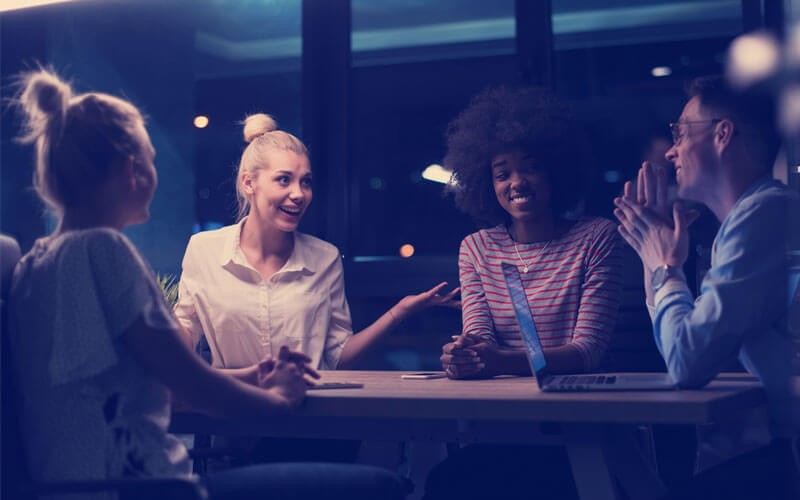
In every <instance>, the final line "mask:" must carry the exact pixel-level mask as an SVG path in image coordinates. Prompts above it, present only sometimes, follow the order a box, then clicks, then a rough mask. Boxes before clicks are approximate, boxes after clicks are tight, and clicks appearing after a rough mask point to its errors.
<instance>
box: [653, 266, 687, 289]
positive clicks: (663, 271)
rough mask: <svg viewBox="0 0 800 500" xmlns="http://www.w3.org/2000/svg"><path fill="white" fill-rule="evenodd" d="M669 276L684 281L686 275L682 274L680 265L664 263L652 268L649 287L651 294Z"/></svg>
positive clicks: (662, 284) (660, 286) (661, 285)
mask: <svg viewBox="0 0 800 500" xmlns="http://www.w3.org/2000/svg"><path fill="white" fill-rule="evenodd" d="M670 278H680V279H681V280H683V281H686V275H685V274H683V270H682V269H681V268H680V267H675V266H670V265H669V264H664V265H661V266H658V267H657V268H655V269H653V272H652V274H650V289H651V290H652V291H653V294H655V293H656V292H657V291H659V290H661V288H662V287H663V286H664V284H665V283H666V282H667V280H669V279H670Z"/></svg>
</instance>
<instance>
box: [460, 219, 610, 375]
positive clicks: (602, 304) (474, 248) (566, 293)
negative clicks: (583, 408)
mask: <svg viewBox="0 0 800 500" xmlns="http://www.w3.org/2000/svg"><path fill="white" fill-rule="evenodd" d="M517 249H518V250H519V255H517V251H516V249H515V248H514V240H512V239H511V236H510V235H509V234H508V229H507V228H506V226H505V225H500V226H496V227H493V228H490V229H482V230H480V231H478V232H477V233H473V234H471V235H469V236H467V237H466V238H464V241H462V242H461V249H460V251H459V256H458V268H459V275H460V279H461V299H462V306H463V309H462V319H463V323H464V332H470V333H476V334H479V335H481V336H484V337H489V338H490V339H491V340H493V341H495V342H496V343H497V344H498V345H500V346H503V347H508V348H512V349H523V348H524V347H523V341H522V336H521V335H520V331H519V326H518V325H517V320H516V317H515V316H514V308H513V306H512V304H511V298H510V296H509V293H508V287H507V286H506V283H505V280H504V278H503V271H502V263H503V262H508V263H511V264H514V265H516V266H517V267H518V268H519V270H520V275H521V277H522V283H523V286H524V287H525V294H526V296H527V298H528V303H529V304H530V307H531V312H532V313H533V317H534V321H535V322H536V329H537V330H538V332H539V336H540V337H541V341H542V345H543V347H545V348H548V347H549V348H553V347H559V346H563V345H567V344H569V345H572V346H574V347H575V348H577V349H578V351H579V352H580V353H581V355H582V356H583V360H584V367H585V369H586V370H587V371H591V370H593V369H596V368H597V367H598V365H599V363H600V361H601V359H602V356H603V354H604V353H605V350H606V348H607V347H608V343H609V339H610V337H611V332H612V330H613V328H614V322H615V321H616V318H617V309H618V308H619V303H620V300H621V295H622V278H621V275H620V266H621V263H622V262H621V255H620V240H619V237H618V236H617V232H616V228H615V226H614V224H612V223H611V222H610V221H608V220H605V219H600V218H584V219H580V220H578V221H577V222H575V223H574V224H573V226H572V227H571V228H570V229H569V230H568V231H567V232H566V233H564V234H563V235H562V236H561V237H559V238H558V239H554V240H552V241H550V243H549V244H548V243H546V242H537V243H530V244H528V243H517ZM520 257H521V258H520ZM526 265H527V266H528V267H529V270H528V272H527V273H524V272H523V267H525V266H526Z"/></svg>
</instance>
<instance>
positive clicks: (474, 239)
mask: <svg viewBox="0 0 800 500" xmlns="http://www.w3.org/2000/svg"><path fill="white" fill-rule="evenodd" d="M587 150H588V146H587V142H586V139H585V136H584V134H583V131H582V130H581V128H580V126H579V124H578V122H577V120H576V119H575V118H574V116H573V114H572V113H571V111H570V110H569V108H568V107H567V106H566V105H565V104H563V103H562V102H561V101H559V100H558V99H557V98H556V97H555V96H553V95H552V94H551V93H549V92H547V91H545V90H543V89H537V88H523V89H519V90H510V89H507V88H496V89H490V90H487V91H485V92H483V93H481V94H479V95H478V96H476V97H475V98H474V99H473V100H472V102H471V103H470V105H469V107H468V108H467V109H466V110H464V111H463V112H462V113H461V114H460V115H459V116H458V117H457V118H456V119H455V120H453V121H452V122H451V123H450V125H449V127H448V129H447V156H446V157H445V159H444V162H445V166H446V167H447V168H450V169H451V170H452V171H453V176H454V180H455V182H456V185H455V191H456V203H457V205H458V207H459V208H460V209H461V210H463V211H464V212H466V213H468V214H470V215H471V216H473V217H474V218H475V219H476V220H477V221H478V223H479V224H481V225H482V226H483V227H484V229H481V230H480V231H478V232H476V233H473V234H470V235H469V236H467V237H466V238H465V239H464V241H463V242H462V243H461V249H460V251H459V260H458V267H459V274H460V279H461V295H462V305H463V313H462V319H463V333H462V335H460V336H458V337H457V338H456V339H455V340H454V341H453V342H450V343H448V344H446V345H445V346H444V348H443V351H444V353H443V355H442V359H441V360H442V364H443V366H444V369H445V371H446V372H447V374H448V375H449V376H450V377H451V378H484V377H491V376H495V375H501V374H514V375H530V374H531V373H530V368H529V366H528V361H527V357H526V354H525V351H524V349H523V342H522V337H521V334H520V332H519V328H518V326H517V321H516V319H515V317H514V310H513V308H512V306H511V298H510V297H509V294H508V290H507V287H506V284H505V279H504V277H503V272H502V267H501V265H502V264H503V263H510V264H513V265H515V266H516V267H517V269H519V273H520V277H521V278H522V283H523V286H524V288H525V293H526V296H527V299H528V303H529V304H530V307H531V311H532V313H533V316H534V321H535V322H536V327H537V330H538V332H539V335H540V337H541V340H542V344H543V347H544V351H545V354H546V356H547V361H548V369H549V370H552V371H553V372H556V373H558V372H561V373H579V372H589V371H592V370H595V369H597V367H598V366H599V364H600V362H601V360H602V357H603V354H604V352H605V350H606V347H607V346H608V342H609V339H610V335H611V331H612V330H613V327H614V321H615V319H616V315H617V309H618V306H619V302H620V295H621V279H620V272H619V271H620V269H619V266H620V262H621V261H620V254H619V240H618V237H617V235H616V230H615V227H614V224H613V223H612V222H611V221H608V220H605V219H601V218H596V217H579V216H578V215H577V214H578V213H579V212H580V207H581V204H582V194H583V185H582V184H583V180H584V178H585V176H584V175H582V172H583V171H584V170H585V168H586V166H587V164H588V163H589V155H588V152H587Z"/></svg>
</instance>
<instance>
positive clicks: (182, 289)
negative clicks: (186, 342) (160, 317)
mask: <svg viewBox="0 0 800 500" xmlns="http://www.w3.org/2000/svg"><path fill="white" fill-rule="evenodd" d="M193 255H194V252H193V246H192V240H189V245H188V246H187V247H186V253H185V254H184V256H183V263H182V272H181V279H180V281H179V282H178V302H177V303H176V304H175V309H174V311H175V317H176V318H177V319H178V323H180V325H181V327H183V329H184V330H185V331H186V332H188V333H189V335H190V336H191V341H192V345H197V343H198V342H199V341H200V337H202V335H203V326H202V325H201V324H200V318H199V317H198V315H197V310H196V309H195V305H194V298H193V296H192V286H191V283H192V279H193V276H194V275H193V273H194V269H195V262H194V258H193Z"/></svg>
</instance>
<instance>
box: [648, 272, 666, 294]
mask: <svg viewBox="0 0 800 500" xmlns="http://www.w3.org/2000/svg"><path fill="white" fill-rule="evenodd" d="M669 274H670V273H669V266H659V267H657V268H656V269H655V271H653V276H652V277H651V278H650V287H651V288H652V289H653V290H654V291H657V290H658V289H659V288H661V287H662V286H663V285H664V283H665V282H666V281H667V278H668V277H669Z"/></svg>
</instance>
